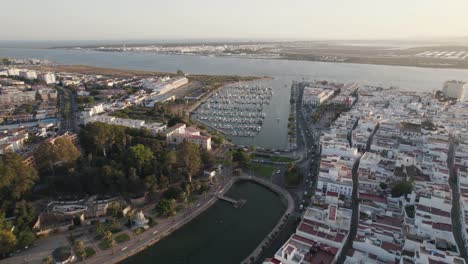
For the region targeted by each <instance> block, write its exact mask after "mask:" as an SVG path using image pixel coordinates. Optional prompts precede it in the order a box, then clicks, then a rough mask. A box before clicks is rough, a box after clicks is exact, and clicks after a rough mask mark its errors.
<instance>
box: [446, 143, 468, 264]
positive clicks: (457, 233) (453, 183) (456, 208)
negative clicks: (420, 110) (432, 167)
mask: <svg viewBox="0 0 468 264" xmlns="http://www.w3.org/2000/svg"><path fill="white" fill-rule="evenodd" d="M455 147H456V145H455V142H453V139H452V140H451V141H450V146H449V152H448V156H447V166H448V168H449V173H450V178H449V184H450V189H451V190H452V211H451V215H452V232H453V236H454V237H455V241H456V242H457V246H458V250H459V251H460V256H461V257H462V258H464V259H465V261H467V262H468V255H467V252H466V245H465V237H464V236H465V235H464V234H465V231H464V230H463V225H462V223H463V222H462V221H463V215H462V212H461V210H462V208H460V186H459V182H458V176H457V173H456V171H455V168H454V165H453V164H454V155H455Z"/></svg>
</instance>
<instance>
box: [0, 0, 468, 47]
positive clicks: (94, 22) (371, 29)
mask: <svg viewBox="0 0 468 264" xmlns="http://www.w3.org/2000/svg"><path fill="white" fill-rule="evenodd" d="M0 6H1V9H2V12H1V15H0V24H1V25H2V26H1V27H0V40H98V39H105V40H106V39H112V40H130V39H193V38H196V39H202V38H213V39H216V38H219V39H227V38H229V39H236V38H245V39H265V38H266V39H276V38H278V39H382V38H407V37H446V36H450V37H453V36H467V35H468V17H467V14H468V0H229V1H228V0H164V1H162V0H0Z"/></svg>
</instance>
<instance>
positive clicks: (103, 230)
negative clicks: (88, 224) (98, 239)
mask: <svg viewBox="0 0 468 264" xmlns="http://www.w3.org/2000/svg"><path fill="white" fill-rule="evenodd" d="M106 231H107V228H106V226H104V225H103V224H101V223H98V225H97V227H96V233H97V234H98V235H99V236H102V237H104V235H105V234H106Z"/></svg>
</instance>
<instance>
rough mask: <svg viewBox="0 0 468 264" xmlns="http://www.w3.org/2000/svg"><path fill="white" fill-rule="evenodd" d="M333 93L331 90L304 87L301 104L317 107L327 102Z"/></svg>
mask: <svg viewBox="0 0 468 264" xmlns="http://www.w3.org/2000/svg"><path fill="white" fill-rule="evenodd" d="M334 93H335V91H334V90H331V89H323V88H316V87H305V88H304V93H303V96H302V104H303V105H310V106H314V107H316V106H319V105H321V104H322V103H324V102H325V101H326V100H328V99H329V98H330V97H331V96H332V95H333V94H334Z"/></svg>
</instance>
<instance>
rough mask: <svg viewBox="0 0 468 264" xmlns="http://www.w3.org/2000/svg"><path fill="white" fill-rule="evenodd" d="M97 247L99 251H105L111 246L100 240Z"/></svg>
mask: <svg viewBox="0 0 468 264" xmlns="http://www.w3.org/2000/svg"><path fill="white" fill-rule="evenodd" d="M98 247H99V248H100V249H101V250H106V249H109V248H110V247H111V244H110V243H109V242H107V241H105V240H102V241H101V242H99V244H98Z"/></svg>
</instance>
